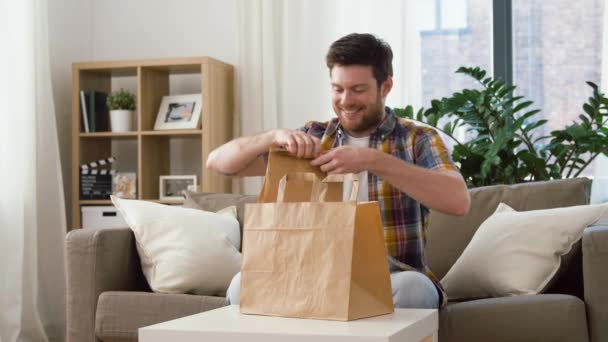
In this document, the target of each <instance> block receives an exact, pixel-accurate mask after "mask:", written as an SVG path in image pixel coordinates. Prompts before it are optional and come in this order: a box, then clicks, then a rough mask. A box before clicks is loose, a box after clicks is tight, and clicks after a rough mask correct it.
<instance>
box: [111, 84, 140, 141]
mask: <svg viewBox="0 0 608 342" xmlns="http://www.w3.org/2000/svg"><path fill="white" fill-rule="evenodd" d="M106 104H107V105H108V109H109V110H110V124H111V127H112V132H128V131H132V130H133V120H134V116H135V115H134V111H135V95H134V94H132V93H130V92H129V91H127V90H124V89H122V88H121V89H120V90H119V91H116V92H112V93H110V94H109V95H108V98H107V100H106Z"/></svg>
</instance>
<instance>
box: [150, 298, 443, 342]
mask: <svg viewBox="0 0 608 342" xmlns="http://www.w3.org/2000/svg"><path fill="white" fill-rule="evenodd" d="M437 329H438V313H437V310H429V309H395V312H394V313H393V314H390V315H383V316H377V317H370V318H364V319H360V320H356V321H350V322H338V321H322V320H311V319H296V318H284V317H270V316H257V315H243V314H241V313H240V312H239V307H238V306H237V305H230V306H225V307H223V308H220V309H216V310H211V311H207V312H202V313H199V314H195V315H192V316H188V317H183V318H179V319H176V320H173V321H168V322H164V323H159V324H155V325H151V326H148V327H144V328H140V329H139V341H140V342H161V341H162V342H167V341H169V342H195V341H196V342H208V341H209V342H215V341H225V342H256V341H264V342H287V341H313V342H330V341H331V342H338V341H357V342H380V341H386V342H388V341H391V342H392V341H396V342H397V341H398V342H419V341H424V342H431V341H433V342H436V341H437Z"/></svg>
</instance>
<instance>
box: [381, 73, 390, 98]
mask: <svg viewBox="0 0 608 342" xmlns="http://www.w3.org/2000/svg"><path fill="white" fill-rule="evenodd" d="M391 89H393V77H392V76H389V77H388V78H387V79H386V81H384V82H382V85H381V86H380V93H381V94H382V97H386V96H387V95H388V93H390V92H391Z"/></svg>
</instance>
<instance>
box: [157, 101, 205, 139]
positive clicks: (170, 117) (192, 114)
mask: <svg viewBox="0 0 608 342" xmlns="http://www.w3.org/2000/svg"><path fill="white" fill-rule="evenodd" d="M202 105H203V100H202V95H201V94H187V95H167V96H163V99H162V101H161V103H160V107H159V109H158V114H157V115H156V121H155V123H154V130H166V129H196V128H198V124H199V121H200V119H201V109H202Z"/></svg>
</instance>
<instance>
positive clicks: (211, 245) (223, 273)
mask: <svg viewBox="0 0 608 342" xmlns="http://www.w3.org/2000/svg"><path fill="white" fill-rule="evenodd" d="M112 202H113V203H114V205H115V206H116V208H118V209H119V210H120V212H121V214H122V215H123V217H124V218H125V220H126V221H127V224H128V225H129V227H130V228H131V229H132V230H133V233H134V235H135V241H136V246H137V251H138V253H139V257H140V259H141V266H142V271H143V273H144V275H145V276H146V279H147V280H148V284H149V285H150V288H151V289H152V290H153V291H156V292H163V293H194V294H199V295H224V294H225V293H226V289H227V288H228V285H230V281H231V280H232V277H233V276H234V275H235V274H236V273H238V272H239V271H240V268H241V253H239V247H240V241H241V237H240V230H239V222H238V221H237V219H236V208H230V207H229V208H226V209H224V210H222V211H220V212H219V213H212V212H208V211H203V210H198V209H187V208H181V207H175V206H168V205H163V204H158V203H153V202H147V201H138V200H126V199H120V198H117V197H114V196H112Z"/></svg>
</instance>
